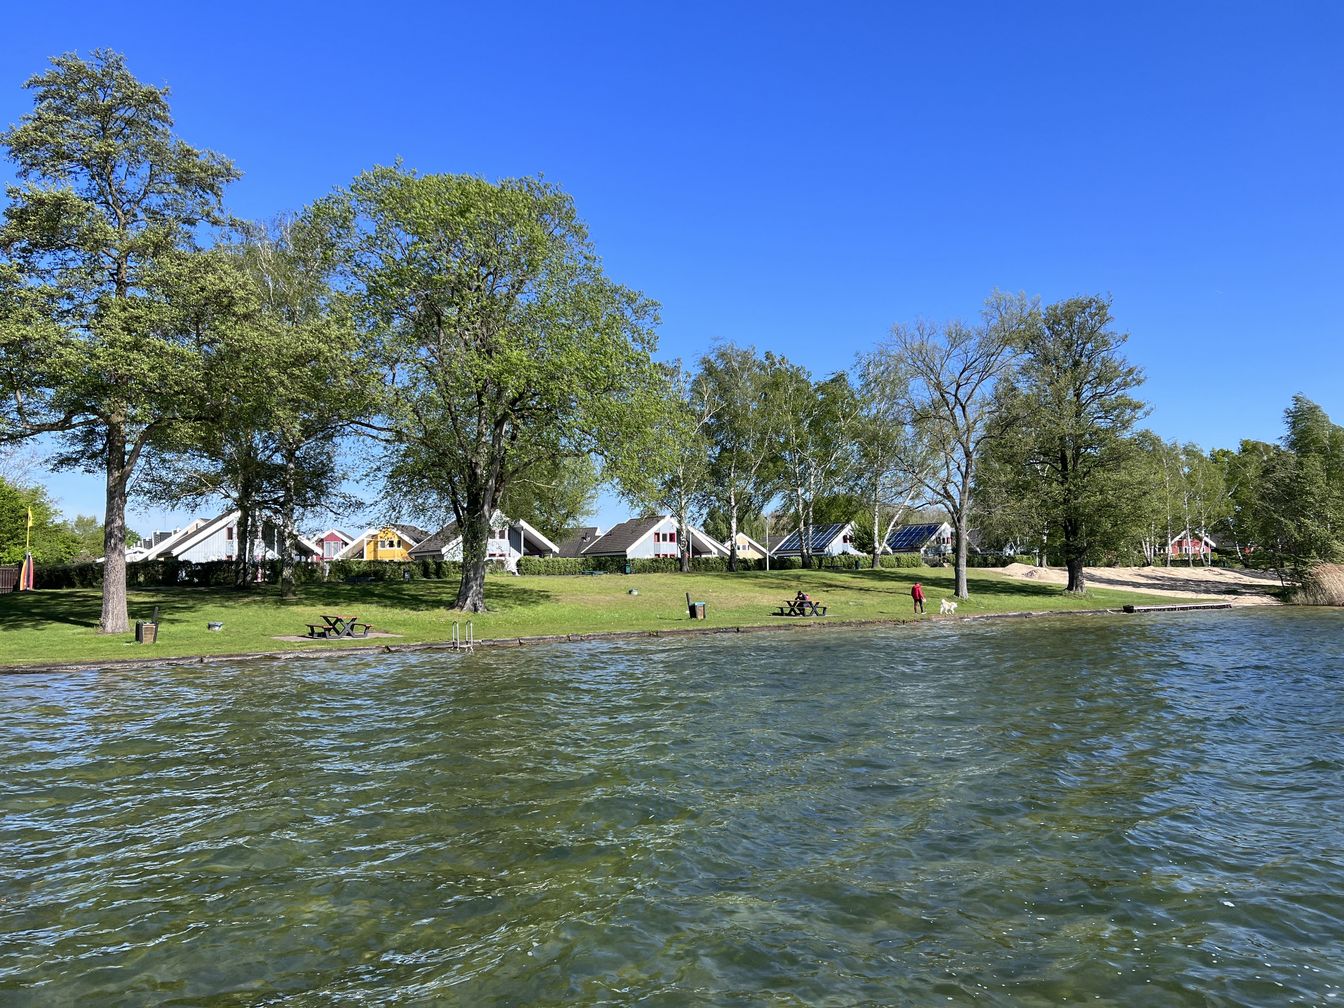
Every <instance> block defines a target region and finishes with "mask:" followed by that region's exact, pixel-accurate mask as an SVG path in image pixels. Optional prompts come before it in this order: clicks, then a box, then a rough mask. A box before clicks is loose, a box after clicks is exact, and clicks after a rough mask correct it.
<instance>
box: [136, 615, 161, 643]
mask: <svg viewBox="0 0 1344 1008" xmlns="http://www.w3.org/2000/svg"><path fill="white" fill-rule="evenodd" d="M158 639H159V625H158V624H157V623H151V622H150V621H149V620H136V621H135V642H136V643H137V644H153V643H154V642H155V641H157V640H158Z"/></svg>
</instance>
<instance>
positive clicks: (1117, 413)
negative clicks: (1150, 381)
mask: <svg viewBox="0 0 1344 1008" xmlns="http://www.w3.org/2000/svg"><path fill="white" fill-rule="evenodd" d="M1111 323H1112V319H1111V310H1110V301H1109V300H1108V299H1107V298H1102V297H1076V298H1070V299H1068V300H1066V301H1060V302H1058V303H1056V304H1052V305H1050V306H1048V307H1047V308H1046V309H1045V311H1044V313H1043V315H1042V317H1041V319H1040V323H1039V324H1030V325H1028V326H1025V327H1023V328H1022V330H1021V332H1022V335H1023V337H1024V338H1023V339H1022V342H1021V344H1020V346H1021V354H1020V356H1019V358H1018V363H1017V367H1016V369H1015V371H1014V372H1013V373H1012V375H1011V378H1010V380H1009V381H1008V383H1007V384H1006V387H1005V393H1006V394H1004V395H1001V396H1000V397H999V403H1000V409H1001V419H1002V420H1003V421H1004V422H1005V424H1006V426H1007V428H1008V429H1007V430H1006V432H1005V433H1006V437H1007V440H1008V445H1009V450H1010V451H1011V450H1012V449H1013V448H1016V449H1017V451H1016V454H1017V461H1018V463H1019V464H1018V465H1017V466H1016V467H1010V468H1015V470H1016V472H1017V473H1018V474H1020V475H1022V476H1025V477H1027V478H1029V479H1031V478H1033V477H1036V478H1035V479H1034V480H1033V483H1034V486H1035V488H1036V489H1037V490H1038V491H1039V492H1040V493H1041V495H1042V504H1043V510H1044V516H1045V518H1046V520H1047V523H1048V525H1049V527H1051V528H1052V529H1057V530H1058V533H1059V535H1058V538H1057V539H1056V544H1057V548H1058V550H1059V552H1060V554H1061V555H1062V556H1063V558H1064V563H1065V566H1066V567H1067V569H1068V578H1069V580H1068V588H1067V590H1068V591H1071V592H1081V591H1083V589H1084V587H1085V584H1084V577H1083V567H1084V564H1085V563H1086V562H1087V560H1088V558H1089V557H1096V558H1098V559H1100V557H1101V555H1102V552H1103V551H1105V550H1112V551H1113V550H1116V549H1119V548H1120V547H1121V545H1122V544H1123V542H1124V541H1125V540H1126V539H1127V538H1128V537H1129V534H1130V525H1129V524H1128V521H1129V515H1130V507H1129V505H1130V503H1131V501H1130V500H1129V498H1128V495H1127V494H1126V493H1125V486H1126V484H1125V481H1124V479H1123V476H1122V474H1123V470H1124V467H1125V464H1126V463H1127V461H1128V458H1129V454H1130V450H1131V445H1130V444H1129V443H1128V441H1127V438H1128V436H1129V434H1130V431H1131V430H1132V428H1133V426H1134V423H1135V421H1137V420H1138V418H1139V417H1141V416H1142V415H1143V414H1144V412H1145V410H1146V408H1145V406H1144V404H1143V403H1142V402H1140V401H1139V400H1138V399H1135V398H1134V397H1133V396H1131V395H1130V394H1129V393H1130V392H1131V391H1132V390H1134V389H1135V388H1137V387H1138V386H1139V385H1140V384H1141V383H1142V381H1143V376H1142V373H1141V372H1140V371H1139V369H1138V368H1136V367H1132V366H1131V365H1129V364H1128V363H1126V362H1125V360H1124V358H1123V357H1121V355H1120V352H1119V351H1120V347H1121V346H1123V344H1124V342H1125V340H1126V339H1127V337H1126V336H1125V335H1123V334H1121V333H1118V332H1116V331H1115V330H1114V329H1113V328H1112V324H1111ZM1022 492H1023V493H1027V492H1029V491H1028V490H1027V489H1026V488H1025V487H1024V489H1023V491H1022Z"/></svg>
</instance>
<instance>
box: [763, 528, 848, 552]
mask: <svg viewBox="0 0 1344 1008" xmlns="http://www.w3.org/2000/svg"><path fill="white" fill-rule="evenodd" d="M850 524H851V523H850V522H836V523H835V524H833V525H813V526H812V538H811V544H812V549H811V552H813V553H821V552H822V551H824V550H825V549H826V548H827V547H828V546H830V545H831V543H833V542H835V539H836V536H838V535H839V534H840V533H841V532H843V531H844V530H845V529H847V528H849V526H850ZM802 551H803V533H802V529H798V530H796V531H794V532H790V533H789V534H788V535H787V536H786V537H785V538H784V541H783V542H781V543H780V544H779V545H778V546H775V547H773V548H772V549H771V552H772V553H801V552H802Z"/></svg>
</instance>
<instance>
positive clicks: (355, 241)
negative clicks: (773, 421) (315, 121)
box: [327, 168, 658, 611]
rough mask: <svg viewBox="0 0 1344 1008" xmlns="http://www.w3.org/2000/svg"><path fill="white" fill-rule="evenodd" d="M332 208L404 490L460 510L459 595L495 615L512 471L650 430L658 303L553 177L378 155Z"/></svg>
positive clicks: (395, 490) (403, 500)
mask: <svg viewBox="0 0 1344 1008" xmlns="http://www.w3.org/2000/svg"><path fill="white" fill-rule="evenodd" d="M327 217H328V220H329V221H330V222H331V224H332V226H333V227H334V228H335V229H336V230H337V231H338V232H339V233H340V234H341V235H342V236H343V240H344V244H345V248H346V251H347V253H348V256H349V265H350V270H351V274H352V277H353V279H354V281H355V283H356V287H357V290H358V291H359V293H360V294H361V295H362V297H363V307H364V309H365V314H366V318H365V323H366V325H367V326H368V327H369V329H370V330H371V331H372V332H375V333H376V334H377V338H378V341H379V351H380V353H381V356H382V360H383V362H384V364H385V365H386V367H387V373H388V374H389V375H391V376H392V381H391V383H390V385H389V386H388V389H387V395H386V396H385V398H384V400H383V402H382V403H381V412H382V414H383V417H384V421H383V426H384V428H385V430H386V432H387V435H388V439H389V449H390V458H389V463H390V464H389V467H388V470H387V472H388V479H387V484H388V486H387V489H388V492H389V495H390V496H393V497H395V498H396V499H397V501H398V502H399V504H401V505H404V506H407V507H415V506H419V507H420V509H421V510H422V511H432V512H436V513H451V514H454V515H457V516H458V518H459V520H460V522H461V525H462V530H463V552H464V556H465V559H466V564H465V567H464V576H463V581H462V585H461V598H460V600H459V604H460V606H461V607H462V608H464V609H468V610H471V611H480V610H481V609H483V608H484V598H483V594H482V593H483V589H484V580H483V578H482V577H481V571H482V570H483V565H484V564H485V561H486V556H485V544H486V538H487V537H488V535H489V522H490V517H491V514H492V513H493V511H494V509H495V507H496V506H497V505H498V504H499V503H500V502H501V501H502V499H503V497H504V496H505V495H506V494H507V490H508V486H509V484H510V483H511V482H512V481H514V480H515V479H517V478H519V477H520V476H521V475H522V474H524V473H526V472H528V471H530V470H531V469H532V468H533V467H534V466H537V465H539V464H544V463H545V462H546V461H547V460H551V459H555V458H560V457H570V456H574V455H580V454H598V455H601V454H603V453H604V452H607V451H610V450H612V449H613V448H615V447H617V446H622V445H627V446H628V445H629V444H631V443H633V442H634V441H636V440H637V439H638V438H639V437H640V436H641V435H642V432H643V431H645V430H646V429H647V428H648V424H647V423H645V422H644V420H645V419H646V418H647V416H649V415H650V414H651V413H655V412H656V410H657V406H658V404H657V402H656V400H655V399H654V398H653V397H652V396H651V395H650V392H651V388H652V386H651V381H650V379H651V377H652V376H653V371H652V364H651V361H650V358H649V351H650V349H651V347H652V345H653V337H652V331H651V325H652V322H653V320H654V317H655V311H654V308H655V306H654V305H653V303H652V302H650V301H649V300H648V299H646V298H644V297H643V296H642V295H640V294H638V293H637V292H635V291H632V290H629V289H627V288H624V287H621V286H620V285H618V284H615V283H613V282H612V281H611V280H609V279H608V278H607V277H606V276H605V274H604V273H603V271H602V268H601V264H600V262H599V261H598V259H597V256H596V254H595V253H594V251H593V249H592V246H591V244H590V242H589V240H588V234H587V229H586V228H585V227H584V225H583V224H582V222H581V221H580V220H579V218H578V215H577V213H576V212H575V209H574V205H573V202H572V200H571V199H570V198H569V197H568V196H567V195H566V194H565V193H563V192H561V191H560V190H559V189H557V188H556V187H555V186H552V185H549V184H548V183H545V182H542V181H540V180H538V179H528V178H524V179H506V180H503V181H501V182H499V183H490V182H487V181H485V180H483V179H479V178H474V177H471V176H467V175H425V176H420V175H416V174H414V173H411V172H407V171H404V170H402V169H400V168H376V169H374V170H372V171H369V172H366V173H365V174H363V175H361V176H360V177H359V178H357V179H355V181H354V183H353V184H352V185H351V187H350V190H349V192H348V193H347V194H346V195H345V197H344V198H343V199H341V200H338V201H333V202H331V203H329V204H328V206H327Z"/></svg>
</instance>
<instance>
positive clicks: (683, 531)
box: [677, 510, 692, 574]
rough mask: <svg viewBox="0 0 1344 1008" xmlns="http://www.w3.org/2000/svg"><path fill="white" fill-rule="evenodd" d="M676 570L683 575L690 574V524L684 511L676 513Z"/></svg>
mask: <svg viewBox="0 0 1344 1008" xmlns="http://www.w3.org/2000/svg"><path fill="white" fill-rule="evenodd" d="M677 540H678V541H677V570H679V571H681V573H683V574H689V573H690V572H691V546H692V540H691V523H690V520H689V519H688V518H687V517H686V512H685V510H681V511H678V512H677Z"/></svg>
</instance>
